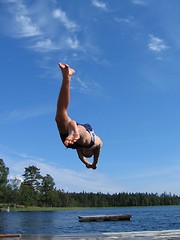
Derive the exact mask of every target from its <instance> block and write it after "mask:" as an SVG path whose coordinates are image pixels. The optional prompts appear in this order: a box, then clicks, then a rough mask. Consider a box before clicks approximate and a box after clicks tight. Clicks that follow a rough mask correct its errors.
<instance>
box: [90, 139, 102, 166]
mask: <svg viewBox="0 0 180 240" xmlns="http://www.w3.org/2000/svg"><path fill="white" fill-rule="evenodd" d="M101 148H102V143H101V144H100V145H98V146H97V147H96V148H95V149H94V161H93V163H92V169H96V168H97V163H98V159H99V156H100V151H101Z"/></svg>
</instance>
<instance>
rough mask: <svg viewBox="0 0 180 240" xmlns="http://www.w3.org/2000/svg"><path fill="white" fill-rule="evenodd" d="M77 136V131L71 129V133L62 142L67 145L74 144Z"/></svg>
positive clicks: (78, 136)
mask: <svg viewBox="0 0 180 240" xmlns="http://www.w3.org/2000/svg"><path fill="white" fill-rule="evenodd" d="M79 138H80V135H79V133H75V132H74V131H72V133H70V134H69V135H68V136H67V138H66V139H65V141H64V144H65V146H66V147H67V146H68V145H69V144H74V143H75V142H77V140H78V139H79Z"/></svg>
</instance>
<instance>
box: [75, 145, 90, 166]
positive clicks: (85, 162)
mask: <svg viewBox="0 0 180 240" xmlns="http://www.w3.org/2000/svg"><path fill="white" fill-rule="evenodd" d="M76 151H77V154H78V157H79V159H80V160H81V161H82V162H83V163H84V164H85V165H86V167H87V168H91V167H92V164H91V163H90V162H89V161H88V160H87V158H85V157H84V156H83V154H82V152H81V150H80V149H76Z"/></svg>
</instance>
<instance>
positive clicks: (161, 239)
mask: <svg viewBox="0 0 180 240" xmlns="http://www.w3.org/2000/svg"><path fill="white" fill-rule="evenodd" d="M2 236H3V238H2V239H4V240H111V239H112V240H114V239H116V240H135V239H137V240H138V239H139V240H147V239H148V240H180V230H164V231H142V232H107V233H99V234H98V233H97V234H88V233H84V234H83V233H82V234H64V235H53V234H27V235H26V234H25V235H24V234H22V235H20V236H19V237H18V236H16V234H15V235H14V237H13V234H4V235H2Z"/></svg>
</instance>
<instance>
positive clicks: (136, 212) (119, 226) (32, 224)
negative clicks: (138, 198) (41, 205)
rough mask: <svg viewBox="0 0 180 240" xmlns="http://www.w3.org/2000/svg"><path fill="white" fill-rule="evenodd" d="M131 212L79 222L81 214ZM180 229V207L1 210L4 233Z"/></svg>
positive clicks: (1, 228)
mask: <svg viewBox="0 0 180 240" xmlns="http://www.w3.org/2000/svg"><path fill="white" fill-rule="evenodd" d="M98 214H103V215H104V214H130V215H132V219H131V221H110V222H79V220H78V216H79V215H82V216H83V215H98ZM174 229H179V230H180V206H168V207H131V208H104V209H103V208H100V209H86V210H70V211H67V210H66V211H52V212H9V213H8V212H0V233H1V234H6V233H22V234H70V233H76V234H78V233H81V234H82V233H88V234H90V233H93V234H94V233H103V232H130V231H155V230H174Z"/></svg>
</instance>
